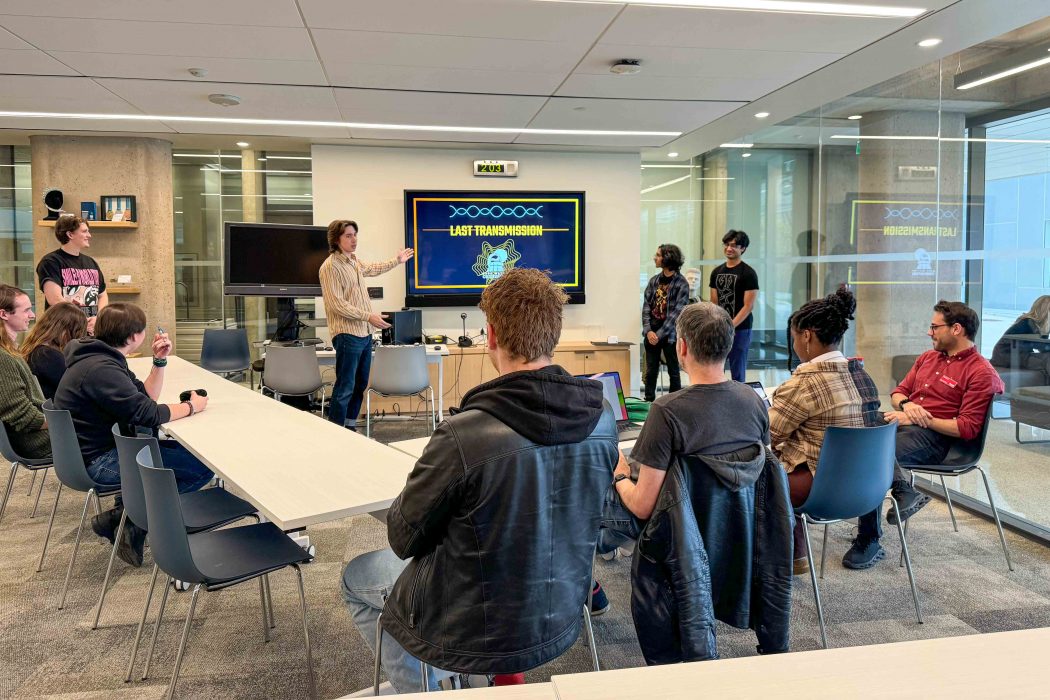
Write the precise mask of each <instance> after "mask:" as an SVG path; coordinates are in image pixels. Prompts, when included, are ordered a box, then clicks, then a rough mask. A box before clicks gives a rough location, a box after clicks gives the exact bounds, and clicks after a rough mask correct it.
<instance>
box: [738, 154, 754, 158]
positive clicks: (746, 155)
mask: <svg viewBox="0 0 1050 700" xmlns="http://www.w3.org/2000/svg"><path fill="white" fill-rule="evenodd" d="M740 157H741V158H750V157H751V154H750V153H741V154H740Z"/></svg>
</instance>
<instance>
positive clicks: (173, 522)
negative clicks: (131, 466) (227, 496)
mask: <svg viewBox="0 0 1050 700" xmlns="http://www.w3.org/2000/svg"><path fill="white" fill-rule="evenodd" d="M137 462H138V465H139V473H140V475H141V477H142V487H143V491H144V492H145V496H146V511H147V516H148V519H149V538H150V548H151V550H152V552H153V559H154V561H156V562H157V566H158V567H159V568H160V570H161V571H163V572H164V573H165V574H167V576H168V579H169V580H170V579H178V580H180V581H185V582H187V583H190V584H194V587H193V595H192V597H191V598H190V609H189V612H188V613H187V615H186V622H185V625H184V626H183V628H182V639H181V641H180V642H179V648H178V653H177V654H176V656H175V668H174V669H173V671H172V674H171V682H170V683H169V684H168V693H167V697H168V698H169V699H170V698H172V697H173V696H174V695H175V686H176V684H177V683H178V680H179V670H180V669H181V668H182V659H183V656H184V655H185V653H186V642H187V640H188V639H189V636H190V627H191V625H192V624H193V614H194V612H195V610H196V608H197V597H198V596H199V594H200V592H201V588H203V589H204V590H205V591H218V590H222V589H224V588H229V587H230V586H235V585H237V584H239V583H245V582H247V581H251V580H253V579H258V581H259V591H260V597H261V598H262V599H263V600H265V596H266V594H265V588H264V583H263V580H264V577H265V576H266V575H267V574H270V573H273V572H275V571H280V570H281V569H284V568H285V567H291V568H292V569H294V570H295V574H296V578H297V579H298V583H299V604H300V607H301V609H302V617H303V635H304V637H305V640H306V664H307V669H308V674H309V692H310V697H316V695H317V689H316V685H315V683H314V672H313V658H312V653H311V650H310V628H309V625H308V623H307V618H306V593H305V591H304V590H303V572H302V569H300V565H301V564H304V563H306V562H307V561H309V560H310V555H309V554H307V553H306V552H305V551H304V550H303V548H302V547H300V546H299V545H298V544H296V543H295V541H294V540H292V539H291V538H290V537H288V535H286V534H285V533H284V532H282V531H281V529H280V528H278V527H277V526H276V525H274V524H273V523H258V524H256V525H245V526H242V527H235V528H229V529H225V530H214V531H209V532H198V533H196V534H193V535H190V534H188V533H187V532H186V520H185V518H184V517H183V511H182V503H181V499H180V498H179V490H178V487H177V486H176V484H175V474H174V472H172V471H171V470H170V469H163V468H158V467H155V466H153V464H154V460H153V455H152V454H151V452H150V449H149V448H148V447H145V448H143V449H142V451H141V452H139V454H138V457H137ZM164 590H165V592H167V587H166V586H165V589H164ZM162 605H163V604H162ZM161 614H163V609H162V610H161ZM160 622H161V619H160V615H158V618H157V625H158V626H159V625H160ZM263 629H264V634H265V635H266V636H267V638H268V637H269V631H268V625H267V621H266V606H265V605H263Z"/></svg>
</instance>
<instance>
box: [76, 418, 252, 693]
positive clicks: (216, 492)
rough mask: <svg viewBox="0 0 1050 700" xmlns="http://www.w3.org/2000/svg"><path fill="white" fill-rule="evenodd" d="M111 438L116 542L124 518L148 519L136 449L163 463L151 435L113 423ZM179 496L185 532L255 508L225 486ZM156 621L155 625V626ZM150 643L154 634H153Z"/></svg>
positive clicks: (150, 597)
mask: <svg viewBox="0 0 1050 700" xmlns="http://www.w3.org/2000/svg"><path fill="white" fill-rule="evenodd" d="M113 439H114V441H115V442H116V444H117V455H118V457H119V459H120V485H121V493H122V496H123V500H124V514H123V516H121V520H120V525H119V526H118V528H117V530H118V534H117V536H116V538H115V542H120V532H122V531H123V529H124V527H126V521H127V520H130V521H131V522H132V523H134V524H135V525H137V526H138V527H141V528H142V529H143V530H147V531H148V530H149V527H148V525H149V521H148V520H147V518H146V495H145V493H144V492H143V491H142V478H141V477H140V476H139V466H138V462H137V461H136V457H137V456H138V453H139V452H140V451H141V450H142V449H143V448H148V449H149V450H150V454H151V455H152V456H153V463H154V464H163V459H162V457H161V453H162V451H161V449H160V445H159V444H158V442H157V439H156V438H155V437H153V436H152V435H134V436H127V435H123V434H122V433H121V432H120V426H119V425H114V426H113ZM179 500H180V501H181V502H182V511H183V514H184V516H185V518H186V527H187V528H188V531H189V532H201V531H202V530H210V529H213V528H216V527H222V526H223V525H227V524H229V523H232V522H234V521H236V520H240V519H241V518H244V517H247V516H251V515H255V514H256V510H255V507H254V506H252V504H250V503H248V502H247V501H245V500H243V499H241V498H238V497H237V496H234V495H233V494H232V493H230V492H229V491H226V490H225V489H218V488H216V489H204V490H201V491H191V492H190V493H180V494H179ZM116 551H117V549H116V544H114V546H113V551H112V552H110V555H109V565H108V567H107V568H106V578H105V579H104V580H103V582H102V593H101V595H99V598H98V606H97V607H96V608H95V621H94V623H93V624H92V625H91V629H97V628H98V621H99V617H100V616H101V614H102V605H103V603H104V601H105V599H106V589H107V587H108V585H109V576H110V572H111V571H112V569H113V556H114V554H115V553H116ZM157 573H158V569H157V565H156V564H154V565H153V576H152V578H151V580H150V587H149V592H148V593H147V595H146V605H145V607H144V608H143V610H142V619H141V620H140V621H139V627H138V631H137V632H136V634H135V643H134V646H133V647H132V652H131V661H130V662H129V663H128V672H127V675H126V676H125V677H124V680H125V682H126V681H130V680H131V672H132V669H133V668H134V665H135V657H136V655H137V653H138V648H139V642H140V641H141V639H142V629H143V627H144V626H145V624H146V616H147V614H148V611H149V605H150V602H151V601H152V600H153V591H154V589H155V588H156V585H157ZM168 590H169V589H168V588H167V587H165V589H164V596H163V601H162V603H161V606H162V607H163V605H164V602H166V601H167V595H168ZM159 627H160V625H157V628H159ZM153 639H154V643H155V642H156V634H154V638H153Z"/></svg>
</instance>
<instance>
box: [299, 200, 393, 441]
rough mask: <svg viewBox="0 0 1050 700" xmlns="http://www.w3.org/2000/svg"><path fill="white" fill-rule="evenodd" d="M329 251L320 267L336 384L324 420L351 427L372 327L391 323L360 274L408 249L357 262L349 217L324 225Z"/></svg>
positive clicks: (368, 362)
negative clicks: (373, 301)
mask: <svg viewBox="0 0 1050 700" xmlns="http://www.w3.org/2000/svg"><path fill="white" fill-rule="evenodd" d="M328 250H329V251H330V254H329V256H328V258H327V259H326V260H325V261H324V262H323V263H321V269H320V271H319V275H320V278H321V294H322V296H323V297H324V307H325V313H326V315H327V316H328V330H329V331H331V333H332V345H334V346H335V388H334V389H333V390H332V401H331V403H330V404H329V410H328V420H330V421H332V422H333V423H335V424H337V425H345V424H346V419H347V418H350V420H351V424H350V426H349V427H350V429H351V430H356V429H357V428H356V424H357V416H358V414H359V413H360V412H361V400H362V399H363V398H364V395H365V389H366V388H367V387H368V373H369V370H370V369H371V368H372V331H373V329H376V328H379V329H382V328H389V327H390V324H389V323H387V322H386V321H385V320H383V319H384V317H383V316H382V315H381V314H378V313H376V312H374V311H372V304H371V302H370V301H369V299H368V292H367V290H366V289H365V285H364V280H363V279H362V278H363V277H375V276H376V275H381V274H383V273H384V272H387V271H389V270H392V269H394V268H395V267H397V266H398V265H399V264H401V263H404V262H407V261H408V260H409V259H411V257H412V255H413V251H412V249H411V248H405V249H404V250H401V251H400V252H398V254H397V255H396V256H394V257H393V258H391V259H390V260H387V261H386V262H379V263H366V262H362V261H361V260H359V259H358V258H357V255H356V251H357V223H356V222H354V221H350V220H348V219H336V220H335V221H333V222H332V223H330V224H328Z"/></svg>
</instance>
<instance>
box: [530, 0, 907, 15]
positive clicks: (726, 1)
mask: <svg viewBox="0 0 1050 700" xmlns="http://www.w3.org/2000/svg"><path fill="white" fill-rule="evenodd" d="M539 1H540V2H572V3H586V4H594V3H605V4H613V5H623V4H624V1H623V0H539ZM630 4H632V5H662V6H664V7H695V8H702V9H708V10H751V11H754V12H788V13H798V14H805V15H846V16H851V17H909V18H910V17H918V16H919V15H921V14H923V13H925V12H926V8H923V7H896V6H891V5H847V4H846V3H842V2H799V1H798V0H630Z"/></svg>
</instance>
